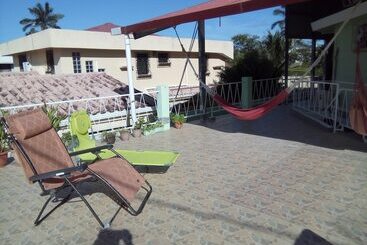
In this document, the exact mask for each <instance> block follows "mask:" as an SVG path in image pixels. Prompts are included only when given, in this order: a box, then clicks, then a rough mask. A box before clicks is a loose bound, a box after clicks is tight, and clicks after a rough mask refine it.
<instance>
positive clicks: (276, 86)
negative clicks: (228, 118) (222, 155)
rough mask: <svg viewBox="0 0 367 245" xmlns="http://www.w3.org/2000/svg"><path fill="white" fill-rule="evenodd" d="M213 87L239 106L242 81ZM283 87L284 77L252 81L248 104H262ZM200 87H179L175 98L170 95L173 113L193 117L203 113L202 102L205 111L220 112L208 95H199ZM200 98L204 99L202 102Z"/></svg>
mask: <svg viewBox="0 0 367 245" xmlns="http://www.w3.org/2000/svg"><path fill="white" fill-rule="evenodd" d="M209 87H212V88H215V91H216V93H217V94H218V95H219V96H221V97H222V98H223V99H224V100H226V101H227V102H228V103H230V104H231V105H236V106H240V105H241V98H242V83H241V82H231V83H220V84H213V85H209ZM284 87H285V81H284V79H279V78H269V79H261V80H253V81H252V85H251V88H252V91H251V96H250V100H251V101H250V103H249V104H250V105H251V106H256V105H259V104H262V103H264V102H266V101H268V100H270V99H271V98H273V97H274V96H276V95H277V94H278V93H279V92H280V91H281V90H282V89H284ZM199 91H200V87H199V86H191V87H185V88H181V90H180V91H179V93H178V96H177V98H176V99H175V96H174V95H173V96H170V108H171V111H172V112H173V113H179V114H184V115H185V117H186V118H188V119H189V118H194V117H197V116H201V115H203V113H204V112H203V109H202V104H203V103H205V104H206V113H207V114H210V115H211V116H213V115H214V114H216V113H219V112H222V111H223V109H222V108H221V107H220V106H218V105H217V103H216V102H215V101H214V100H213V99H212V97H211V96H210V95H208V94H207V95H206V96H205V97H204V98H202V99H201V98H200V96H199ZM201 100H204V101H203V102H202V101H201Z"/></svg>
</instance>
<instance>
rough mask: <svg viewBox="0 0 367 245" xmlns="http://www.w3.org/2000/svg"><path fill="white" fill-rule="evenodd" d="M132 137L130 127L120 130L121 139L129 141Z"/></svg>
mask: <svg viewBox="0 0 367 245" xmlns="http://www.w3.org/2000/svg"><path fill="white" fill-rule="evenodd" d="M129 138H130V131H129V130H128V129H122V130H121V131H120V139H121V140H122V141H128V140H129Z"/></svg>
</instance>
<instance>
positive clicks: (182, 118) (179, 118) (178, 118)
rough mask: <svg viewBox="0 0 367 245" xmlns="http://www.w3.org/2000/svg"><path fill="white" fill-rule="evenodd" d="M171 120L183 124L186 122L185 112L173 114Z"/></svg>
mask: <svg viewBox="0 0 367 245" xmlns="http://www.w3.org/2000/svg"><path fill="white" fill-rule="evenodd" d="M171 122H172V123H179V124H183V123H185V122H186V118H185V115H184V114H171Z"/></svg>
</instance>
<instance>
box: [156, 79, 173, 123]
mask: <svg viewBox="0 0 367 245" xmlns="http://www.w3.org/2000/svg"><path fill="white" fill-rule="evenodd" d="M157 116H158V120H159V121H160V122H161V123H162V124H163V130H169V129H170V118H169V92H168V86H167V85H159V86H157Z"/></svg>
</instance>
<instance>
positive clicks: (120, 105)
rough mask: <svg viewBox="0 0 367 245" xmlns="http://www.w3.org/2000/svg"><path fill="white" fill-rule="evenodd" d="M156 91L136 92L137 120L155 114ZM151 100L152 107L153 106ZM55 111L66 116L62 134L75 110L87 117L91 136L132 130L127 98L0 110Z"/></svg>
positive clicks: (124, 96)
mask: <svg viewBox="0 0 367 245" xmlns="http://www.w3.org/2000/svg"><path fill="white" fill-rule="evenodd" d="M156 93H157V92H156V91H152V94H146V93H136V94H135V103H136V107H137V110H136V112H137V117H138V118H139V117H147V116H149V115H153V114H155V113H156V109H155V108H156V100H155V99H152V97H153V95H154V94H156ZM146 96H149V98H151V99H150V100H149V101H150V104H151V105H150V106H149V105H147V102H146ZM152 101H153V105H152ZM45 104H46V105H47V106H49V107H53V108H56V109H57V111H58V112H59V113H60V114H62V115H64V116H67V119H65V120H63V121H62V122H61V124H60V126H61V128H62V130H61V132H63V131H64V130H65V129H67V128H68V126H69V117H70V116H71V114H72V113H73V112H74V111H78V110H86V111H87V112H88V113H89V114H90V119H91V122H92V129H93V133H95V134H96V135H98V134H100V133H101V132H102V131H110V130H117V129H121V128H131V126H130V125H131V120H130V115H129V95H128V94H124V95H114V96H105V97H96V98H83V99H76V100H67V101H56V102H45V103H37V104H29V105H20V106H8V107H2V108H0V109H1V110H3V111H7V112H9V113H10V114H13V113H16V112H19V111H23V110H29V109H36V108H40V107H43V106H44V105H45Z"/></svg>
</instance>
